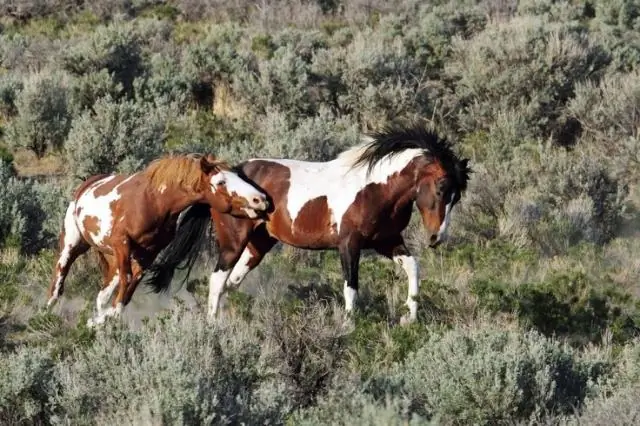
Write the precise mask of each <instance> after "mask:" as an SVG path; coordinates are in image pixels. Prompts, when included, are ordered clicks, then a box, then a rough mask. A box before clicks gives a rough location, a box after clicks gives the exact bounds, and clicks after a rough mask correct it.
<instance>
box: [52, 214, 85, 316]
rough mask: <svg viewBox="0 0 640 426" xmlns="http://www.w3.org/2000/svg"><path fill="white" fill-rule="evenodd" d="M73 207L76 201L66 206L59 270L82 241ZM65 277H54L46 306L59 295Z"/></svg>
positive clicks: (66, 264)
mask: <svg viewBox="0 0 640 426" xmlns="http://www.w3.org/2000/svg"><path fill="white" fill-rule="evenodd" d="M75 208H76V203H75V202H71V203H69V206H68V207H67V212H66V213H65V215H64V240H63V244H64V247H63V249H62V251H61V252H60V258H59V259H58V264H57V269H58V270H61V269H63V268H66V267H67V266H68V264H69V261H70V260H71V250H73V248H74V247H76V246H78V245H79V244H80V243H81V242H82V235H81V234H80V231H79V230H78V226H77V225H76V221H75V217H74V215H75ZM64 279H65V277H62V276H60V275H59V274H58V276H57V277H56V284H55V287H54V289H53V294H52V295H51V298H50V299H49V300H48V301H47V306H51V305H52V304H53V303H54V302H55V301H56V300H57V299H58V297H60V289H61V288H62V282H63V281H64Z"/></svg>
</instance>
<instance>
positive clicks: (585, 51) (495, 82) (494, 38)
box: [445, 17, 609, 137]
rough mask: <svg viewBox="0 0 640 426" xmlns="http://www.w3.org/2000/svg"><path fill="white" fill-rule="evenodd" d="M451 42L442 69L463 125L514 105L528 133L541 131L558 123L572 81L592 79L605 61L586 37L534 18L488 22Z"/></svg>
mask: <svg viewBox="0 0 640 426" xmlns="http://www.w3.org/2000/svg"><path fill="white" fill-rule="evenodd" d="M499 40H501V41H500V42H498V41H499ZM453 44H454V46H453V54H452V56H451V60H450V61H448V62H447V64H446V67H445V70H446V74H447V76H448V78H451V79H453V80H454V81H455V82H456V83H455V85H456V96H457V97H458V106H457V107H456V108H455V111H454V112H455V113H456V114H458V115H459V117H458V119H459V120H460V124H461V126H462V127H463V128H464V129H467V130H477V129H482V128H486V126H487V125H489V124H490V123H493V122H494V121H495V120H496V114H497V113H498V112H499V111H508V110H512V109H518V111H519V112H520V114H521V115H523V116H524V120H525V122H526V123H527V124H528V127H529V129H530V130H529V134H530V136H533V137H538V136H545V135H547V134H548V133H549V132H550V131H555V130H557V129H556V128H557V127H558V126H560V125H561V124H562V123H559V122H558V123H556V120H557V119H558V118H559V117H560V111H561V108H562V107H563V106H564V105H565V104H566V102H567V101H568V100H569V99H570V97H571V96H572V95H573V88H574V87H575V85H576V83H577V82H580V81H583V80H586V79H593V78H597V77H598V76H599V75H601V74H602V72H603V70H604V68H605V66H606V65H607V64H608V62H609V57H608V55H607V54H606V52H605V51H604V49H603V48H602V46H600V45H599V44H598V43H597V42H595V41H594V40H592V39H591V38H589V37H587V36H585V35H583V34H581V33H580V32H579V31H576V30H574V29H573V28H572V27H571V26H568V25H566V24H556V23H550V22H547V21H545V20H544V19H542V18H539V17H518V18H514V19H513V20H511V21H509V22H498V23H493V24H490V25H487V27H486V28H485V29H484V31H482V32H480V33H479V34H477V35H476V36H475V37H474V38H473V39H471V40H465V39H463V38H455V39H454V42H453Z"/></svg>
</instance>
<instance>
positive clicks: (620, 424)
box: [556, 385, 640, 426]
mask: <svg viewBox="0 0 640 426" xmlns="http://www.w3.org/2000/svg"><path fill="white" fill-rule="evenodd" d="M638 398H640V388H639V387H638V385H634V386H630V387H623V388H620V389H616V391H615V392H614V393H613V394H611V395H606V396H605V395H602V396H601V397H599V398H596V399H593V400H591V401H589V403H588V404H586V406H585V407H583V408H582V410H579V411H578V412H577V413H576V415H575V416H571V417H568V416H567V417H564V418H559V419H557V420H556V424H558V425H562V426H582V425H591V426H627V425H635V424H638V422H639V421H640V409H638Z"/></svg>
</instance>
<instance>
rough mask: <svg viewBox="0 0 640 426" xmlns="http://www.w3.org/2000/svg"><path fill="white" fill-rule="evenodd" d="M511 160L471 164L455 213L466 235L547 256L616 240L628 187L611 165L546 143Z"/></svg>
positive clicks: (516, 152)
mask: <svg viewBox="0 0 640 426" xmlns="http://www.w3.org/2000/svg"><path fill="white" fill-rule="evenodd" d="M488 143H491V142H488ZM511 155H512V156H513V158H512V159H511V160H509V161H504V160H503V161H499V160H497V158H499V157H493V158H491V157H490V158H491V159H490V160H487V162H486V163H485V164H478V165H476V166H474V170H475V173H474V174H473V175H472V178H471V181H470V184H469V189H468V191H467V193H466V194H465V197H464V199H463V201H462V202H461V204H460V206H457V207H456V209H457V211H456V213H455V214H454V220H455V222H456V229H458V230H459V231H460V232H461V233H463V234H465V233H466V234H467V235H469V236H470V237H472V238H477V237H478V236H481V238H487V239H492V238H496V237H498V236H502V237H506V238H508V239H510V240H511V241H512V242H513V243H516V244H517V245H519V246H523V245H526V244H531V243H534V246H536V247H537V248H541V249H543V250H544V251H545V252H547V253H558V252H563V251H564V250H566V249H567V248H568V247H570V246H572V245H575V244H578V243H580V242H583V241H587V242H592V243H597V244H602V243H604V242H606V241H609V240H610V239H611V238H613V237H614V236H615V235H616V232H617V230H618V226H619V225H620V224H621V222H622V220H623V218H624V217H625V207H626V205H627V200H626V197H627V193H628V189H627V187H626V185H625V184H624V183H623V181H621V180H620V178H619V177H617V176H615V175H612V173H611V172H610V171H609V169H608V166H607V164H605V163H604V162H602V161H600V160H599V159H597V158H594V157H593V156H591V155H589V154H585V153H583V152H580V151H575V152H567V151H566V150H564V149H559V148H555V147H552V146H549V145H539V146H538V147H537V148H533V147H532V146H531V145H529V144H526V145H522V146H518V147H515V148H513V149H512V150H511ZM458 226H459V227H460V228H458Z"/></svg>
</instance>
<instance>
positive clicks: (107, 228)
mask: <svg viewBox="0 0 640 426" xmlns="http://www.w3.org/2000/svg"><path fill="white" fill-rule="evenodd" d="M133 176H135V175H132V176H129V177H128V178H127V179H125V180H123V181H122V182H120V183H119V184H118V185H116V186H115V187H114V188H113V189H112V190H111V191H109V192H108V193H107V194H105V195H101V196H96V195H95V192H96V190H97V189H98V188H99V187H101V186H102V185H105V184H107V183H108V182H110V181H111V180H113V179H114V178H115V176H113V175H112V176H107V177H105V178H103V179H100V180H98V181H96V182H94V183H93V184H92V185H90V186H89V188H87V190H85V191H84V192H83V193H82V195H80V197H79V198H78V200H77V201H76V205H77V206H79V207H81V208H82V210H81V212H80V214H79V215H78V216H77V217H76V224H77V226H78V228H79V229H83V223H84V220H85V218H87V217H89V216H91V217H96V218H98V232H97V233H95V234H91V239H92V240H93V243H94V244H95V245H97V246H102V245H104V243H105V239H106V238H107V237H108V236H109V235H111V229H112V228H113V225H114V221H113V212H112V210H111V208H112V207H111V203H113V202H114V201H118V200H119V199H120V197H121V194H120V193H119V189H120V187H122V185H124V184H126V183H127V182H129V180H131V179H132V178H133Z"/></svg>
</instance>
